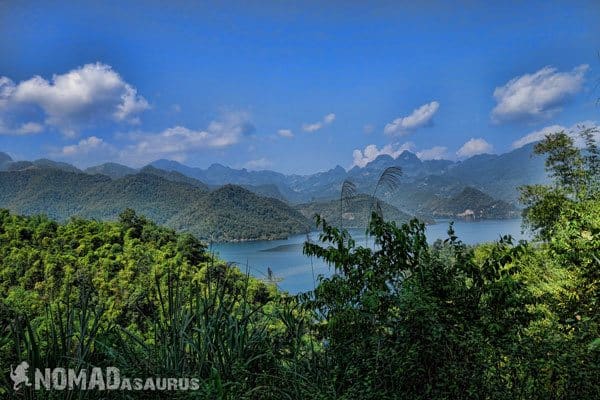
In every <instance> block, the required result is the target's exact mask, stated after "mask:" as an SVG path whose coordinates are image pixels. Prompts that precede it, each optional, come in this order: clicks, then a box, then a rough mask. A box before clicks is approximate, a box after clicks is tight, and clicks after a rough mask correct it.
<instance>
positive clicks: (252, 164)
mask: <svg viewBox="0 0 600 400" xmlns="http://www.w3.org/2000/svg"><path fill="white" fill-rule="evenodd" d="M271 165H273V163H272V162H271V161H269V160H268V159H266V158H264V157H263V158H259V159H257V160H250V161H248V162H247V163H246V164H244V166H245V167H246V168H248V169H265V168H268V167H270V166H271Z"/></svg>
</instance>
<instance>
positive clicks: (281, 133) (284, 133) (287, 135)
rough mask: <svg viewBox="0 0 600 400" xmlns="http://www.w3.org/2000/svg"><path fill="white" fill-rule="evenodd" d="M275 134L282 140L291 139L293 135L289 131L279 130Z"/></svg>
mask: <svg viewBox="0 0 600 400" xmlns="http://www.w3.org/2000/svg"><path fill="white" fill-rule="evenodd" d="M277 134H278V135H279V136H281V137H284V138H290V139H291V138H293V137H294V133H293V132H292V131H291V130H290V129H280V130H278V131H277Z"/></svg>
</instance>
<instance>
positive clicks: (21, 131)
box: [0, 119, 44, 136]
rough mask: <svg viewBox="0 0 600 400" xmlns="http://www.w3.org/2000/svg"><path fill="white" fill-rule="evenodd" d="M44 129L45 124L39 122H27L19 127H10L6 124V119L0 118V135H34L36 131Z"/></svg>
mask: <svg viewBox="0 0 600 400" xmlns="http://www.w3.org/2000/svg"><path fill="white" fill-rule="evenodd" d="M43 130H44V126H43V125H41V124H38V123H37V122H25V123H22V124H21V125H19V126H17V127H14V128H13V127H9V126H6V125H5V123H4V121H2V120H1V119H0V135H15V136H24V135H33V134H36V133H40V132H42V131H43Z"/></svg>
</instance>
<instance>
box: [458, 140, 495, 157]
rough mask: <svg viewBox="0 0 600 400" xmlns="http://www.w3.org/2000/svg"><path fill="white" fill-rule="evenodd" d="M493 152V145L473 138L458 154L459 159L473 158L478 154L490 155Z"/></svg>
mask: <svg viewBox="0 0 600 400" xmlns="http://www.w3.org/2000/svg"><path fill="white" fill-rule="evenodd" d="M492 150H493V147H492V145H491V144H489V143H488V142H486V141H485V140H484V139H482V138H477V139H475V138H471V139H470V140H469V141H467V142H466V143H465V144H463V145H462V147H461V148H460V149H458V151H457V152H456V155H457V156H458V157H471V156H474V155H477V154H483V153H489V152H491V151H492Z"/></svg>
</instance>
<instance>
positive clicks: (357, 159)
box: [351, 142, 414, 168]
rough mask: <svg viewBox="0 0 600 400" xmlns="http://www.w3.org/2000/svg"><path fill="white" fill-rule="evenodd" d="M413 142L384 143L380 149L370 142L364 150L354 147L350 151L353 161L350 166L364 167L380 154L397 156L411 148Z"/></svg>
mask: <svg viewBox="0 0 600 400" xmlns="http://www.w3.org/2000/svg"><path fill="white" fill-rule="evenodd" d="M413 148H414V144H413V143H412V142H406V143H404V144H401V145H400V144H398V143H395V144H386V145H385V146H383V147H382V148H381V149H378V148H377V145H374V144H370V145H368V146H367V147H365V149H364V150H362V151H361V150H359V149H356V150H354V151H353V152H352V158H353V163H352V166H351V167H361V168H362V167H364V166H365V165H367V164H368V163H370V162H371V161H373V160H375V159H376V158H377V157H379V156H381V155H389V156H391V157H392V158H398V156H399V155H400V154H402V152H403V151H405V150H412V149H413Z"/></svg>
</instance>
